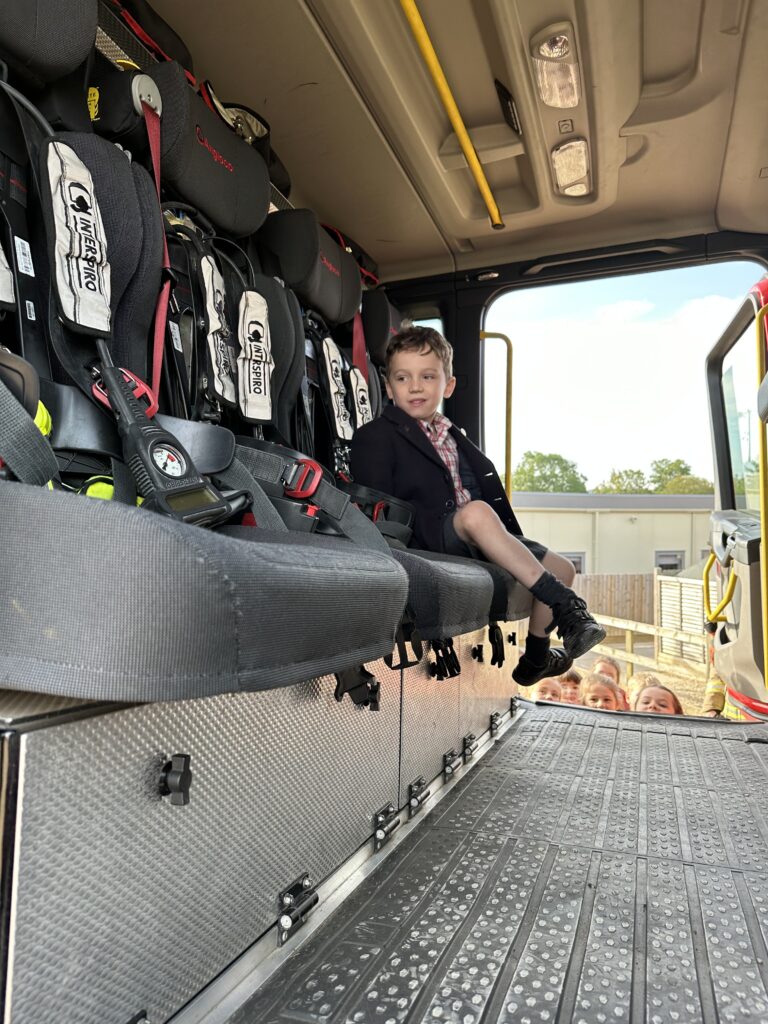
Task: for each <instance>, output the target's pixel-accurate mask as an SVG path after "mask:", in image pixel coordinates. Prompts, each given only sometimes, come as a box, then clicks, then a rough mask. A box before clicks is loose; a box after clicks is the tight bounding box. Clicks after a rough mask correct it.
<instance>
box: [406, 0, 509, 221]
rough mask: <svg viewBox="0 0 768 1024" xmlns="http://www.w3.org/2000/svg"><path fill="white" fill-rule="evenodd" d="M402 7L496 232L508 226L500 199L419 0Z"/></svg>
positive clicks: (411, 0)
mask: <svg viewBox="0 0 768 1024" xmlns="http://www.w3.org/2000/svg"><path fill="white" fill-rule="evenodd" d="M400 6H401V7H402V8H403V12H404V13H405V16H406V18H407V19H408V24H409V25H410V28H411V32H412V33H413V37H414V39H415V40H416V44H417V45H418V47H419V49H420V50H421V55H422V57H423V58H424V63H425V64H426V65H427V70H428V71H429V73H430V75H431V76H432V81H433V82H434V83H435V88H436V89H437V94H438V96H439V97H440V102H441V103H442V104H443V107H444V108H445V112H446V114H447V115H448V119H449V120H450V122H451V125H452V127H453V130H454V131H455V132H456V138H457V139H458V140H459V145H460V146H461V151H462V153H463V154H464V157H465V159H466V161H467V164H468V165H469V170H470V172H471V174H472V177H473V178H474V179H475V184H476V185H477V189H478V192H479V193H480V195H481V196H482V197H483V202H484V203H485V205H486V208H487V210H488V216H489V217H490V218H491V226H492V227H493V228H495V229H496V230H501V229H502V228H503V227H504V221H503V220H502V219H501V214H500V213H499V207H498V206H497V205H496V200H495V199H494V197H493V192H492V191H491V186H490V185H489V184H488V179H487V178H486V176H485V171H484V170H483V165H482V164H481V163H480V158H479V157H478V155H477V152H476V150H475V147H474V146H473V145H472V140H471V139H470V137H469V132H468V131H467V129H466V126H465V124H464V119H463V118H462V116H461V113H460V112H459V108H458V106H457V105H456V100H455V99H454V98H453V93H452V92H451V87H450V85H448V80H447V79H446V77H445V73H444V72H443V69H442V67H441V65H440V60H439V58H438V56H437V53H436V52H435V48H434V46H433V45H432V40H431V39H430V38H429V33H428V32H427V29H426V26H425V24H424V22H423V20H422V17H421V14H420V13H419V8H418V7H417V6H416V0H400Z"/></svg>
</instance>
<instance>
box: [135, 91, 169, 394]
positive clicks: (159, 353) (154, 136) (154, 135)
mask: <svg viewBox="0 0 768 1024" xmlns="http://www.w3.org/2000/svg"><path fill="white" fill-rule="evenodd" d="M141 108H142V110H143V111H144V123H145V124H146V126H147V138H148V139H149V151H150V154H151V156H152V170H153V176H154V179H155V188H156V189H157V205H158V209H159V210H160V216H161V218H162V216H163V213H162V208H161V206H160V202H161V199H160V115H159V114H158V112H157V111H156V110H153V108H152V107H150V105H149V104H148V103H146V102H144V100H142V102H141ZM170 274H171V261H170V257H169V256H168V242H167V241H166V238H165V224H163V278H164V280H163V285H162V288H161V289H160V294H159V295H158V297H157V305H156V307H155V331H154V337H153V341H152V394H153V395H154V396H155V397H156V398H157V396H158V395H159V394H160V378H161V374H162V370H163V351H164V349H165V329H166V326H167V322H168V303H169V301H170V297H171V276H170Z"/></svg>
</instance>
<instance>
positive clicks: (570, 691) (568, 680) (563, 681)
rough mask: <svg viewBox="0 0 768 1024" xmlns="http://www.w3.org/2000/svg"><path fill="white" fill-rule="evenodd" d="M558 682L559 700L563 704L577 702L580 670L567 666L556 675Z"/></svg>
mask: <svg viewBox="0 0 768 1024" xmlns="http://www.w3.org/2000/svg"><path fill="white" fill-rule="evenodd" d="M557 679H558V682H559V683H560V700H561V701H562V702H563V703H564V704H578V703H579V688H580V686H581V672H578V671H577V670H576V669H575V668H569V669H568V671H567V672H563V674H562V675H561V676H558V677H557Z"/></svg>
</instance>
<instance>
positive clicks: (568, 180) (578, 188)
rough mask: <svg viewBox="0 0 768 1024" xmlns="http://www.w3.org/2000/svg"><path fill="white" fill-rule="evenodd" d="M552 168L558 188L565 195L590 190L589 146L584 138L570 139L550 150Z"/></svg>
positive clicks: (580, 193) (574, 194)
mask: <svg viewBox="0 0 768 1024" xmlns="http://www.w3.org/2000/svg"><path fill="white" fill-rule="evenodd" d="M552 169H553V170H554V172H555V183H556V185H557V188H558V190H559V191H560V192H561V193H562V194H563V195H566V196H585V195H587V194H588V193H589V192H590V191H591V186H590V181H589V148H588V146H587V141H586V139H570V140H569V141H568V142H563V143H562V145H560V146H555V148H554V149H553V150H552Z"/></svg>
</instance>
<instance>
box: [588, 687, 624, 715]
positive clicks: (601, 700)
mask: <svg viewBox="0 0 768 1024" xmlns="http://www.w3.org/2000/svg"><path fill="white" fill-rule="evenodd" d="M584 706H585V707H587V708H598V709H599V710H601V711H618V710H619V702H618V701H617V700H616V694H615V693H614V692H613V690H611V689H610V687H608V686H603V684H602V683H593V684H592V685H591V686H590V688H589V689H588V690H587V692H586V694H585V695H584Z"/></svg>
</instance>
